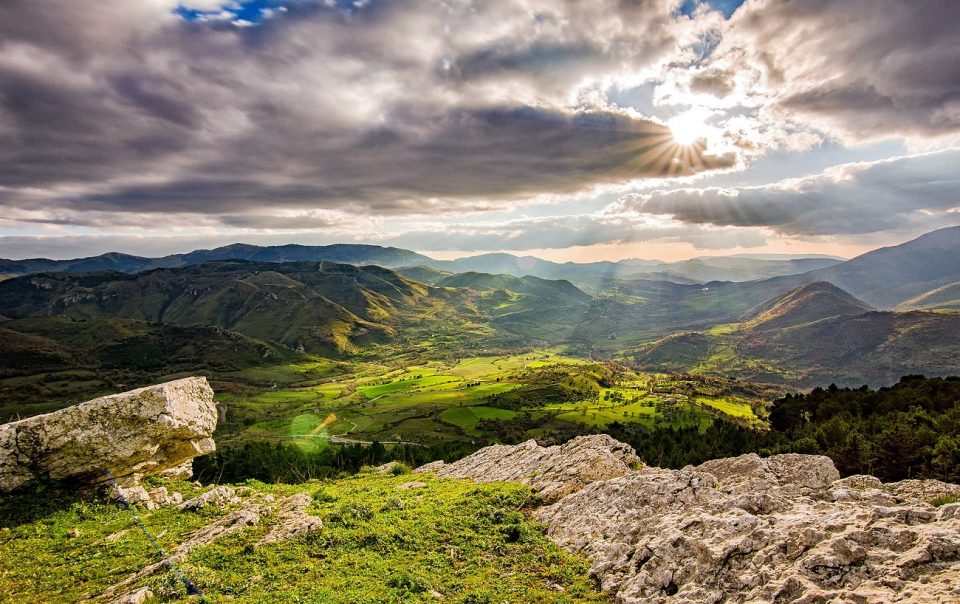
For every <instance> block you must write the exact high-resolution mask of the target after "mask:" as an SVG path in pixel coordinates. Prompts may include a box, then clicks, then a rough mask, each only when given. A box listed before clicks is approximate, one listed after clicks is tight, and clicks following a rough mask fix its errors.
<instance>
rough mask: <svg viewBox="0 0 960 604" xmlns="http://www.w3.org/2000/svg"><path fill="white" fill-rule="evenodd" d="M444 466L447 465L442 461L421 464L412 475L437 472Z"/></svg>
mask: <svg viewBox="0 0 960 604" xmlns="http://www.w3.org/2000/svg"><path fill="white" fill-rule="evenodd" d="M445 465H447V464H446V462H444V461H443V460H442V459H438V460H437V461H431V462H430V463H427V464H423V465H422V466H420V467H419V468H417V469H416V470H414V473H424V472H438V471H440V469H441V468H442V467H443V466H445Z"/></svg>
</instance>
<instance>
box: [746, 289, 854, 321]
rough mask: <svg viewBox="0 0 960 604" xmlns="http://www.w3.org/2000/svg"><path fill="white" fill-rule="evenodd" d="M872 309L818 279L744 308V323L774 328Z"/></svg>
mask: <svg viewBox="0 0 960 604" xmlns="http://www.w3.org/2000/svg"><path fill="white" fill-rule="evenodd" d="M869 310H873V309H872V308H871V307H870V305H868V304H865V303H864V302H861V301H860V300H857V299H856V298H854V297H853V296H851V295H850V294H848V293H847V292H845V291H843V290H842V289H840V288H839V287H837V286H835V285H833V284H831V283H827V282H825V281H818V282H815V283H810V284H808V285H802V286H800V287H798V288H796V289H793V290H791V291H789V292H787V293H786V294H784V295H782V296H777V297H776V298H773V299H772V300H768V301H766V302H764V303H763V304H760V305H757V306H755V307H754V308H752V309H750V310H749V311H747V312H746V313H745V314H744V316H743V317H742V319H743V322H744V326H745V327H747V328H749V329H753V330H766V329H778V328H781V327H790V326H792V325H800V324H803V323H810V322H812V321H819V320H821V319H827V318H830V317H839V316H845V315H859V314H862V313H864V312H867V311H869Z"/></svg>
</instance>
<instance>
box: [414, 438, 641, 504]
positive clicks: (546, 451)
mask: <svg viewBox="0 0 960 604" xmlns="http://www.w3.org/2000/svg"><path fill="white" fill-rule="evenodd" d="M638 463H640V458H639V457H637V455H636V453H635V452H634V450H633V448H632V447H631V446H630V445H626V444H624V443H622V442H620V441H617V440H614V439H613V438H610V437H609V436H607V435H606V434H599V435H593V436H580V437H577V438H574V439H573V440H571V441H569V442H567V443H565V444H563V445H559V446H553V447H541V446H540V445H538V444H537V442H536V441H534V440H528V441H527V442H525V443H522V444H519V445H516V446H510V445H492V446H489V447H485V448H483V449H480V450H479V451H477V452H476V453H474V454H473V455H470V456H468V457H465V458H463V459H461V460H460V461H457V462H454V463H451V464H442V463H440V464H438V463H432V464H427V465H426V466H423V467H422V468H418V469H417V471H418V472H423V471H430V472H436V474H437V476H440V477H441V478H468V479H471V480H474V481H476V482H506V481H512V482H519V483H522V484H525V485H528V486H530V487H532V488H533V489H534V490H535V491H536V492H537V493H538V494H539V495H540V497H541V498H543V499H544V500H545V501H556V500H557V499H560V498H561V497H563V496H565V495H569V494H570V493H573V492H574V491H578V490H580V489H582V488H583V487H585V486H586V485H588V484H590V483H591V482H594V481H597V480H606V479H607V478H614V477H616V476H623V475H624V474H626V473H627V472H630V471H631V468H632V466H634V465H636V464H638Z"/></svg>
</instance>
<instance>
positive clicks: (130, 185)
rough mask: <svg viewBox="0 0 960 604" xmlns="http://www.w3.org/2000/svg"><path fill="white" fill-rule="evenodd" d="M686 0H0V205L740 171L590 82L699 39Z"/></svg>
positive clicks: (240, 208) (401, 200) (500, 190)
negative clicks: (222, 12)
mask: <svg viewBox="0 0 960 604" xmlns="http://www.w3.org/2000/svg"><path fill="white" fill-rule="evenodd" d="M214 4H215V3H212V2H209V1H207V0H197V1H194V2H189V3H187V7H189V8H194V9H203V10H207V11H215V10H216V9H217V6H214ZM228 4H229V3H228ZM674 4H675V3H674V2H673V0H631V1H630V2H624V1H621V0H596V1H594V2H566V1H564V0H537V1H535V2H524V1H520V0H490V1H488V2H483V3H474V2H453V3H440V2H434V1H432V0H391V1H389V2H388V1H385V0H374V1H371V2H369V3H362V4H361V3H354V4H352V5H351V6H350V7H346V8H345V6H344V5H342V3H339V4H338V3H329V2H310V1H299V2H293V3H291V4H290V5H289V6H288V10H286V11H284V12H276V13H274V14H272V18H271V19H268V20H265V21H262V22H261V23H259V24H257V25H256V26H252V27H243V28H238V27H235V26H233V25H231V24H230V23H227V22H223V21H222V20H221V21H218V20H216V19H211V20H206V21H203V20H194V21H189V20H187V19H184V18H181V17H180V16H178V15H177V14H175V12H174V9H175V8H177V6H178V5H177V3H176V2H174V1H172V0H152V1H150V2H127V1H126V0H103V1H101V2H97V3H93V4H89V5H84V6H82V7H81V6H79V5H77V4H76V3H74V2H69V1H66V0H63V1H51V2H43V3H37V2H12V3H3V4H0V182H2V183H3V184H4V185H6V186H7V187H8V191H7V194H6V195H4V201H2V203H3V204H4V206H5V207H7V208H10V207H18V208H20V209H25V210H31V211H37V210H50V209H53V208H59V209H62V210H64V211H95V212H103V213H107V212H117V213H154V214H162V213H167V212H173V213H182V212H194V213H197V214H208V215H217V214H222V215H224V216H232V217H234V218H235V217H236V216H238V215H240V214H244V213H248V212H249V213H259V214H263V213H264V210H265V209H267V208H273V209H277V210H278V212H279V213H280V214H281V215H283V214H284V212H286V211H288V210H295V209H304V210H306V209H326V210H331V209H342V210H345V211H350V212H354V213H357V212H360V213H383V214H411V213H423V212H430V213H433V212H437V211H441V212H456V211H460V210H461V209H462V208H463V207H468V208H474V209H477V208H484V207H486V208H490V207H502V206H503V205H504V204H506V203H512V202H517V201H523V200H524V199H527V198H533V197H537V196H539V195H542V194H558V193H559V194H563V193H572V192H576V191H583V190H589V189H590V188H592V187H595V186H598V185H609V184H622V183H627V182H631V181H633V180H636V179H642V178H647V177H663V176H675V175H690V174H693V173H696V172H700V171H705V170H714V169H718V168H729V167H731V166H733V165H734V164H735V162H736V158H735V157H734V156H733V155H732V154H726V155H722V156H717V155H714V154H711V153H708V152H706V151H705V150H700V152H696V153H679V152H678V150H677V149H676V148H675V147H673V146H672V145H671V144H670V143H671V141H670V136H669V131H668V130H666V129H665V128H664V127H663V126H662V125H661V124H660V123H658V122H657V121H655V120H652V119H648V118H644V117H642V116H639V115H638V114H636V113H635V112H630V111H624V110H620V109H617V108H610V107H604V106H599V105H590V104H584V103H583V101H582V99H581V98H580V94H581V92H582V91H583V90H584V89H585V87H586V88H589V86H590V84H589V81H594V80H596V81H601V80H604V79H607V78H616V77H619V76H621V75H623V74H634V75H635V74H636V73H642V72H644V70H656V69H659V66H660V65H661V64H663V63H664V62H665V61H667V60H668V59H669V57H670V55H671V53H672V52H674V50H675V48H676V47H677V45H678V44H682V43H685V41H687V40H688V39H693V38H692V37H691V36H692V33H691V32H692V31H693V30H694V29H695V27H696V25H695V23H694V22H693V21H692V20H690V19H687V18H686V17H678V16H677V15H675V14H674V12H673V8H674V6H673V5H674ZM228 12H229V11H228ZM231 14H232V13H231ZM225 221H226V219H225ZM227 222H228V221H227Z"/></svg>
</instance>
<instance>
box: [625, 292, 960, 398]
mask: <svg viewBox="0 0 960 604" xmlns="http://www.w3.org/2000/svg"><path fill="white" fill-rule="evenodd" d="M957 333H960V313H956V312H921V311H911V312H889V311H885V312H877V311H873V310H871V309H870V307H869V306H867V305H866V304H864V303H863V302H861V301H860V300H857V299H856V298H854V297H853V296H851V295H850V294H848V293H847V292H844V291H843V290H841V289H839V288H836V287H835V286H833V285H831V284H828V283H822V282H817V283H813V284H807V285H803V286H800V287H798V288H796V289H794V290H791V291H789V292H787V293H786V294H783V295H780V296H776V297H774V298H772V299H771V300H768V301H766V302H764V303H762V304H759V305H757V306H756V307H754V308H753V309H751V310H750V311H749V312H747V313H745V314H744V315H742V317H741V322H739V323H736V324H732V325H727V326H724V327H723V328H720V329H711V330H706V331H685V332H679V333H674V334H671V335H668V336H666V337H664V338H662V339H660V340H658V341H656V342H653V343H651V344H647V345H644V346H641V347H640V348H639V349H638V350H637V352H636V354H635V356H634V358H635V361H636V362H637V364H638V366H639V367H640V368H643V369H648V370H656V371H671V372H681V373H682V372H695V373H721V374H726V375H731V376H739V377H744V378H748V379H752V380H760V381H770V382H779V383H787V384H793V385H797V386H814V385H817V384H825V383H836V384H839V385H855V386H858V385H861V384H871V385H889V384H892V383H895V382H896V381H897V380H898V379H899V378H900V377H901V376H903V375H908V374H924V375H930V376H947V375H956V374H957V373H960V340H958V339H957V338H956V334H957Z"/></svg>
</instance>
